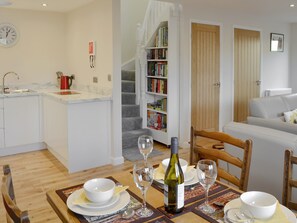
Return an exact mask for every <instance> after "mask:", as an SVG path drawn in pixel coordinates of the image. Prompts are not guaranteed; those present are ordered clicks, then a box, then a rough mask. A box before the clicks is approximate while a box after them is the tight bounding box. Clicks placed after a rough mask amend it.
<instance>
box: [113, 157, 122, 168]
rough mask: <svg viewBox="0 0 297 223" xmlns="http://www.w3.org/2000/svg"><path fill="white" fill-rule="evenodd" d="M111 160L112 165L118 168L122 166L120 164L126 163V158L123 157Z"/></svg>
mask: <svg viewBox="0 0 297 223" xmlns="http://www.w3.org/2000/svg"><path fill="white" fill-rule="evenodd" d="M110 160H111V164H112V165H113V166H117V165H120V164H122V163H124V157H123V156H118V157H111V158H110Z"/></svg>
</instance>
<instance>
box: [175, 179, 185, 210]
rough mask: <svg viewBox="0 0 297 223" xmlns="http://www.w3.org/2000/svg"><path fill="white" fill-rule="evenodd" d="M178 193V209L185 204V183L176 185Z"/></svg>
mask: <svg viewBox="0 0 297 223" xmlns="http://www.w3.org/2000/svg"><path fill="white" fill-rule="evenodd" d="M176 194H177V202H176V203H177V209H179V208H182V207H183V206H184V199H185V184H184V183H182V184H178V185H177V186H176Z"/></svg>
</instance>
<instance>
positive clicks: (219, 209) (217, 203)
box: [188, 189, 241, 223]
mask: <svg viewBox="0 0 297 223" xmlns="http://www.w3.org/2000/svg"><path fill="white" fill-rule="evenodd" d="M240 194H241V193H240V192H238V191H235V190H233V189H227V190H224V191H222V192H220V193H218V194H215V195H213V196H210V197H209V198H208V200H209V204H210V205H211V206H212V207H213V208H214V209H215V212H214V213H213V214H210V215H209V214H207V213H205V212H203V211H202V210H201V209H200V207H201V206H202V205H203V204H204V202H205V199H203V200H201V201H198V202H196V203H194V204H192V205H190V206H188V208H189V209H190V210H191V211H192V212H193V213H195V214H197V215H199V216H201V217H202V218H204V219H206V220H208V221H209V222H211V223H218V221H217V220H218V219H220V218H222V217H223V216H224V206H225V204H227V203H228V202H229V201H231V200H234V199H236V198H238V197H239V196H240Z"/></svg>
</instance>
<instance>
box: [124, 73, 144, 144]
mask: <svg viewBox="0 0 297 223" xmlns="http://www.w3.org/2000/svg"><path fill="white" fill-rule="evenodd" d="M135 99H136V94H135V71H125V70H122V148H123V149H129V148H137V140H138V137H139V136H140V135H148V134H149V130H148V129H142V117H140V106H139V105H136V103H135Z"/></svg>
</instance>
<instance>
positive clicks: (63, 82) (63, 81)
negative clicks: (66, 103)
mask: <svg viewBox="0 0 297 223" xmlns="http://www.w3.org/2000/svg"><path fill="white" fill-rule="evenodd" d="M71 85H72V77H70V76H64V75H62V76H61V77H60V89H61V90H66V89H70V87H71Z"/></svg>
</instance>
